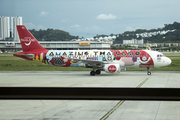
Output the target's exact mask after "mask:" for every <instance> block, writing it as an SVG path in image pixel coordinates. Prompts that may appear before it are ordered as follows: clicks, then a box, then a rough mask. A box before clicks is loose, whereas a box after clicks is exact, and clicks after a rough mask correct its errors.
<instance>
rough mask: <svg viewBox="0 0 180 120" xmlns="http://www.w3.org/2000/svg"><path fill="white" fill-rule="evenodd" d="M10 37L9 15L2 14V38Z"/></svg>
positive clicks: (0, 25) (0, 27)
mask: <svg viewBox="0 0 180 120" xmlns="http://www.w3.org/2000/svg"><path fill="white" fill-rule="evenodd" d="M8 37H10V24H9V17H4V16H0V40H5V38H8Z"/></svg>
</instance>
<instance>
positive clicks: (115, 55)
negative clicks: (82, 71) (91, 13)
mask: <svg viewBox="0 0 180 120" xmlns="http://www.w3.org/2000/svg"><path fill="white" fill-rule="evenodd" d="M17 30H18V34H19V38H20V41H21V45H22V49H23V51H22V52H16V53H15V54H14V56H17V57H21V58H24V59H26V60H38V61H41V62H43V63H48V64H50V65H53V66H58V67H85V68H92V69H93V70H92V71H91V72H90V74H91V75H95V74H100V73H101V71H105V72H108V73H119V72H120V71H121V70H122V69H125V68H126V67H145V68H147V70H148V75H150V74H151V72H150V71H149V68H150V67H161V66H166V65H169V64H170V63H171V60H170V59H169V58H168V57H166V56H164V55H163V54H162V53H160V52H157V51H151V50H47V49H45V48H43V47H42V46H41V45H40V44H39V43H38V41H37V40H36V38H35V37H34V36H33V35H32V34H31V33H30V32H29V31H28V30H27V29H26V27H25V26H24V25H18V26H17Z"/></svg>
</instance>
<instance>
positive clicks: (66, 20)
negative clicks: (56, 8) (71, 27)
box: [61, 19, 73, 22]
mask: <svg viewBox="0 0 180 120" xmlns="http://www.w3.org/2000/svg"><path fill="white" fill-rule="evenodd" d="M61 21H62V22H73V20H69V19H63V20H61Z"/></svg>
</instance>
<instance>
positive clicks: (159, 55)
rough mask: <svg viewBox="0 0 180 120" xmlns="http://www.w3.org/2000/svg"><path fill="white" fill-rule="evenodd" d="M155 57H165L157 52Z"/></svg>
mask: <svg viewBox="0 0 180 120" xmlns="http://www.w3.org/2000/svg"><path fill="white" fill-rule="evenodd" d="M157 57H166V56H165V55H164V54H158V55H157Z"/></svg>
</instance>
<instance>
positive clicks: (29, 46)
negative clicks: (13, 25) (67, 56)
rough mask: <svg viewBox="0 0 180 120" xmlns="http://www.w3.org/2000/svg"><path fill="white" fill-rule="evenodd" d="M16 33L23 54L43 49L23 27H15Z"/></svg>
mask: <svg viewBox="0 0 180 120" xmlns="http://www.w3.org/2000/svg"><path fill="white" fill-rule="evenodd" d="M17 31H18V34H19V39H20V41H21V46H22V49H23V52H27V51H31V50H37V49H38V50H39V49H42V50H43V49H45V48H43V47H42V46H41V45H40V44H39V43H38V41H37V40H36V38H35V37H34V36H33V35H32V34H31V33H30V32H29V31H28V30H27V28H26V27H25V26H24V25H17Z"/></svg>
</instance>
